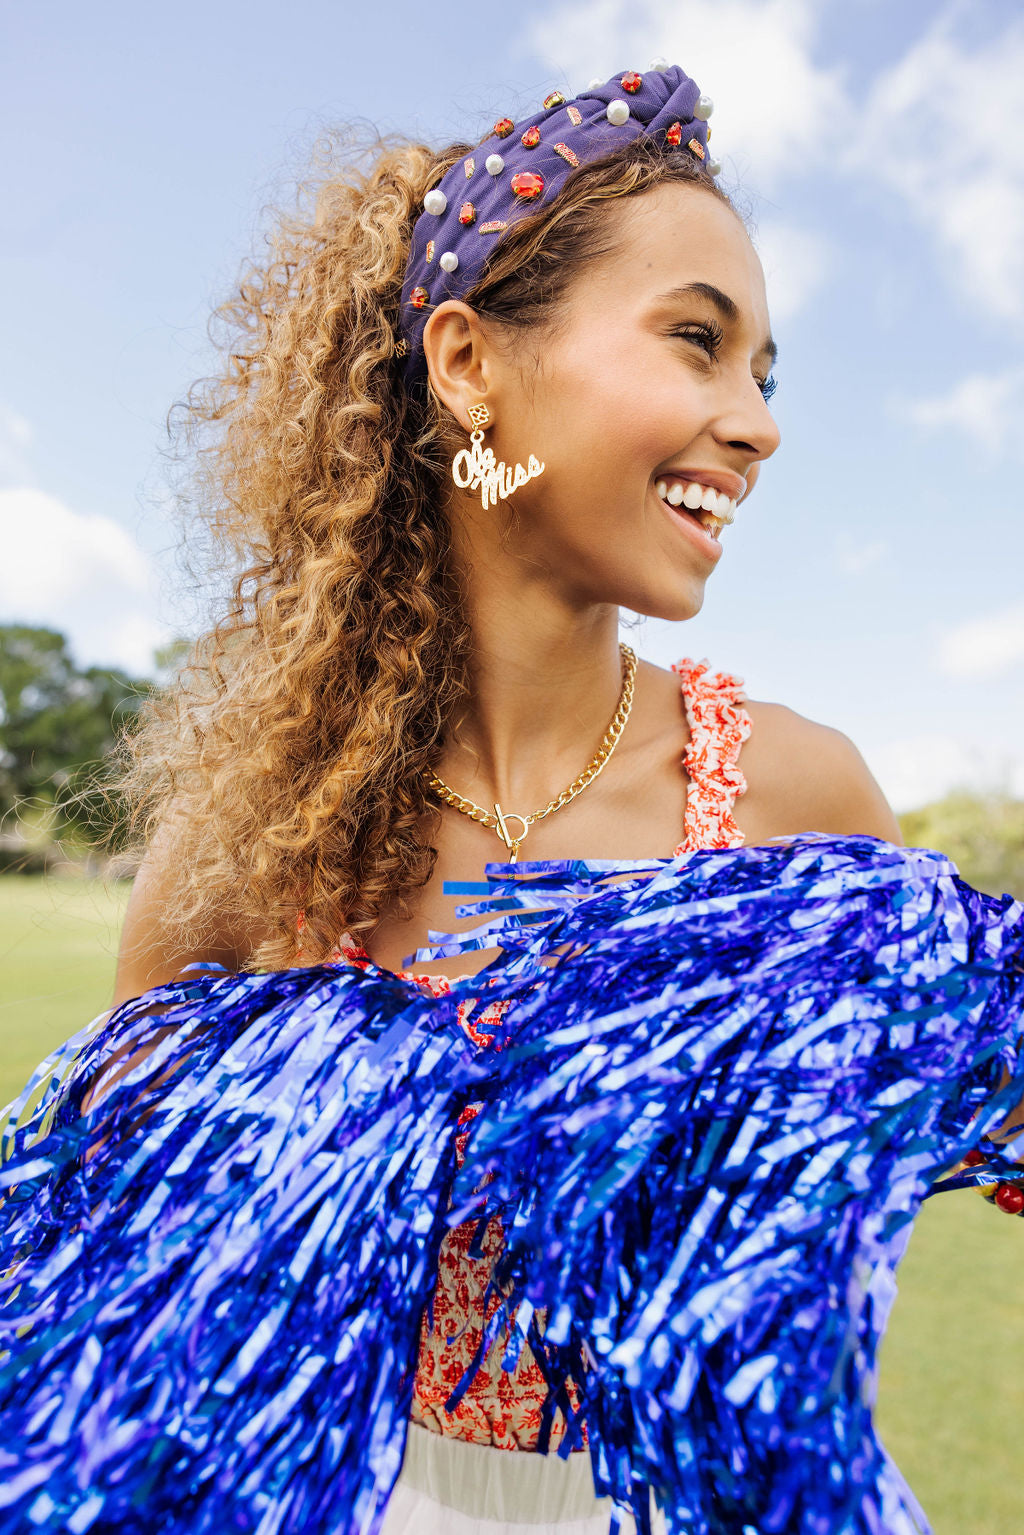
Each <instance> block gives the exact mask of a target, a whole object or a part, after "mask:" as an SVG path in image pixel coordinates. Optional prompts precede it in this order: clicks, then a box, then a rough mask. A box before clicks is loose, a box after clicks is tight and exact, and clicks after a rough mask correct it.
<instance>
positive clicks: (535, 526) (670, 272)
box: [425, 183, 779, 620]
mask: <svg viewBox="0 0 1024 1535" xmlns="http://www.w3.org/2000/svg"><path fill="white" fill-rule="evenodd" d="M608 217H609V218H611V219H614V220H616V225H617V229H616V235H617V245H616V249H615V250H614V251H613V252H612V253H611V254H609V255H607V256H604V257H602V258H601V259H600V261H599V262H595V263H594V264H593V265H590V264H587V265H585V266H584V267H583V268H582V270H581V272H580V275H579V277H578V278H577V279H576V280H575V281H574V282H573V284H572V286H571V288H570V290H569V293H568V295H567V298H566V302H565V305H564V307H563V309H562V310H561V312H560V316H559V323H558V326H557V329H556V330H555V331H554V332H553V333H552V334H551V335H550V336H547V335H546V334H543V335H542V334H541V333H538V335H537V336H531V335H530V334H529V333H527V334H526V335H525V337H524V338H523V339H524V343H525V345H524V347H523V349H522V351H516V352H513V353H512V354H511V355H510V354H509V353H507V352H503V351H502V350H501V349H500V348H494V347H493V346H488V345H487V342H486V335H487V332H486V330H485V331H484V338H485V342H484V352H483V360H482V362H480V364H479V366H480V367H481V369H482V372H481V373H480V374H473V376H472V378H470V375H469V373H468V372H467V375H466V380H465V381H466V388H465V390H464V391H462V392H460V391H459V389H458V388H456V389H455V393H454V397H453V393H452V389H451V387H444V388H443V389H442V393H443V395H444V397H445V400H446V403H447V404H448V405H449V407H450V408H452V409H454V410H455V411H456V413H457V414H459V416H460V419H463V420H465V419H468V418H467V417H466V416H465V412H464V409H460V407H464V406H465V405H468V404H469V403H475V402H476V401H477V400H480V399H484V398H486V400H487V403H488V406H489V409H490V411H491V417H492V421H493V426H492V427H490V428H489V429H488V431H487V434H486V443H487V445H488V446H489V447H491V448H493V450H494V452H495V454H496V456H497V458H498V459H503V460H505V461H506V462H507V463H508V464H510V465H513V464H515V463H516V462H520V463H523V464H526V462H527V461H528V459H529V456H530V455H531V454H533V455H535V456H536V457H537V458H538V459H539V460H541V461H542V462H543V463H544V464H545V466H546V467H545V471H544V473H543V475H541V476H540V477H539V478H537V479H535V480H533V481H532V482H531V483H529V484H528V485H526V486H524V487H523V488H522V489H520V490H517V491H516V492H515V493H514V494H513V496H512V497H511V499H510V502H509V503H508V506H510V507H513V508H514V512H515V517H516V521H515V536H514V540H513V544H514V545H515V546H518V547H519V548H521V549H523V550H525V551H526V552H527V554H528V557H529V561H530V564H531V565H532V566H533V568H534V569H537V568H538V567H543V569H544V570H545V572H546V579H547V580H549V581H550V582H553V583H554V584H555V586H556V587H557V588H558V590H559V592H560V595H561V596H562V597H563V599H564V600H565V601H566V602H567V603H568V604H569V605H570V606H572V607H574V608H579V607H585V606H588V605H591V604H601V605H604V604H608V603H611V604H616V605H618V606H621V607H626V608H630V609H632V610H633V611H634V612H638V613H644V614H648V615H650V616H652V617H658V618H667V619H672V620H680V619H685V618H689V617H692V616H693V614H694V613H696V612H697V611H698V610H699V609H700V607H701V604H702V602H703V596H704V583H705V581H706V580H707V578H708V576H709V575H710V574H711V572H712V570H713V569H714V567H715V564H716V563H717V560H718V558H719V557H720V555H721V554H722V552H723V550H726V551H727V549H728V544H729V541H730V540H732V539H734V538H737V537H742V536H743V523H744V520H745V517H746V516H747V515H748V513H747V511H746V510H745V509H744V510H741V511H740V513H739V515H738V517H737V525H736V527H734V528H730V527H726V528H725V529H724V531H723V533H722V541H721V542H719V541H718V540H717V539H716V538H714V537H710V536H709V535H708V534H707V533H706V532H705V531H703V530H702V528H701V527H700V526H699V524H698V522H697V521H696V520H695V518H694V517H693V515H691V514H689V513H688V512H687V504H689V503H692V502H694V501H695V500H696V499H697V496H698V492H697V491H696V490H695V489H687V486H688V485H690V484H692V483H694V482H696V483H700V484H701V485H702V486H705V487H707V486H715V487H717V490H716V491H712V492H711V495H712V496H714V495H716V494H717V495H718V496H720V497H721V500H720V501H717V502H715V503H714V504H712V501H711V497H710V496H709V497H708V498H707V500H706V501H705V502H704V505H705V506H708V507H709V508H710V511H711V515H715V514H716V513H717V514H719V515H725V516H726V517H727V516H728V515H729V506H728V502H729V501H730V500H735V501H739V500H742V498H743V496H744V495H745V494H747V493H748V492H749V489H750V488H751V487H752V485H753V482H754V480H755V479H756V476H757V470H758V466H759V464H760V463H761V462H762V461H763V460H764V459H766V458H768V457H769V456H770V455H771V454H772V453H774V451H775V449H776V448H777V447H778V444H779V431H778V428H777V426H776V425H775V422H774V420H773V419H772V416H771V413H770V411H769V409H768V405H767V403H766V400H765V397H764V395H763V393H762V387H761V386H762V385H763V384H764V383H765V381H766V379H767V377H768V374H769V372H770V364H771V361H772V357H771V355H770V351H768V350H766V345H770V333H769V324H768V310H767V304H766V300H765V289H764V276H763V273H762V271H761V265H760V262H759V261H758V258H757V255H756V253H755V251H754V249H753V246H752V245H751V243H750V240H749V238H748V236H747V233H746V231H745V230H744V228H743V226H742V224H741V222H740V220H739V218H738V217H737V215H736V214H735V213H734V212H733V210H732V209H731V208H730V207H729V206H728V205H727V204H726V203H724V202H722V201H720V200H719V199H718V198H716V197H714V196H712V195H710V194H709V193H708V192H706V191H703V190H701V189H700V188H699V187H693V186H687V185H680V184H678V183H667V184H666V183H662V184H660V185H658V186H656V187H654V188H652V189H651V190H649V191H647V192H645V193H642V194H640V195H638V196H633V197H626V198H621V199H617V200H616V201H615V203H614V204H613V205H610V206H609V212H608ZM716 290H717V294H718V295H721V296H724V297H718V298H717V299H716ZM440 307H448V306H439V309H440ZM438 318H439V314H438V315H436V316H433V317H432V324H433V322H434V321H436V320H437V319H438ZM428 329H429V328H428ZM439 334H440V332H439ZM437 339H439V337H436V338H435V341H436V340H437ZM425 344H426V345H427V351H428V356H430V355H431V354H432V353H434V355H436V356H439V360H440V361H441V368H442V377H443V380H444V385H445V386H448V385H449V384H450V375H449V374H448V373H447V371H446V368H445V364H444V359H443V357H440V354H438V353H436V352H435V351H434V347H432V346H431V345H430V344H429V343H427V342H426V341H425ZM441 350H442V351H443V347H442V349H441ZM534 355H536V358H537V366H536V368H534ZM481 380H483V381H485V384H486V388H485V389H484V388H482V387H481ZM462 393H464V394H465V400H463V399H462ZM659 492H660V493H659ZM681 492H683V493H684V501H683V504H682V505H680V506H679V507H678V510H677V509H676V508H675V507H674V506H672V505H669V504H666V500H665V499H664V498H665V496H666V494H667V495H668V499H669V501H676V500H678V499H679V496H680V493H681ZM508 506H507V507H505V508H502V509H501V510H503V511H504V514H505V516H506V517H507V516H508ZM452 511H453V513H455V514H457V515H463V516H471V515H476V514H479V512H480V507H479V497H478V498H477V506H476V514H474V513H473V512H472V509H471V507H470V505H469V504H468V503H466V502H465V501H461V504H460V498H459V497H458V496H455V497H453V507H452ZM487 515H488V516H489V517H490V518H491V519H492V520H493V519H494V518H495V515H496V514H495V511H494V510H491V511H490V512H489V513H488V514H487ZM698 515H704V514H703V513H702V512H700V511H698Z"/></svg>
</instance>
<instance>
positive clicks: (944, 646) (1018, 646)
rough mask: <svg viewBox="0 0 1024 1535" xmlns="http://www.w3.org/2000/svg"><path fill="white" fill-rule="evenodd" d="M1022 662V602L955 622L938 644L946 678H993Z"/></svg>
mask: <svg viewBox="0 0 1024 1535" xmlns="http://www.w3.org/2000/svg"><path fill="white" fill-rule="evenodd" d="M1021 661H1024V603H1018V604H1016V605H1015V606H1012V607H1008V608H1003V609H1002V610H1001V611H1000V612H998V613H991V614H989V615H988V616H987V617H986V618H975V619H972V620H971V621H970V622H968V623H965V624H958V625H957V626H956V628H955V629H950V630H949V631H948V633H946V634H945V635H944V636H943V638H942V640H941V642H940V645H939V666H940V668H941V670H942V671H943V672H944V673H945V675H946V676H947V677H955V678H957V679H963V678H967V677H994V676H997V675H998V674H999V673H1000V672H1004V671H1007V670H1009V668H1010V667H1012V666H1014V665H1016V664H1017V663H1018V662H1021Z"/></svg>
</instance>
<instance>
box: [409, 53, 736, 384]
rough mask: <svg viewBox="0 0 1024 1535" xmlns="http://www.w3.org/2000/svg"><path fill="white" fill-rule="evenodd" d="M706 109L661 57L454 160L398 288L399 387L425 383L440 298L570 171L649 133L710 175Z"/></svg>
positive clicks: (465, 282)
mask: <svg viewBox="0 0 1024 1535" xmlns="http://www.w3.org/2000/svg"><path fill="white" fill-rule="evenodd" d="M711 112H712V103H711V100H710V98H709V97H707V96H702V95H701V93H700V90H699V88H698V86H697V85H696V84H695V83H694V82H693V81H692V80H691V79H690V77H689V75H685V74H684V73H683V71H682V70H681V69H680V68H679V66H678V65H677V64H671V65H670V64H665V63H664V62H663V61H662V60H660V59H658V60H656V61H655V63H654V64H653V65H652V66H651V67H650V69H648V70H647V72H646V73H645V74H642V75H641V74H637V73H636V72H635V71H634V70H627V71H625V72H624V73H621V74H615V75H612V77H611V79H610V80H607V81H605V82H604V83H602V82H601V81H599V80H594V81H591V83H590V85H589V86H588V87H587V89H586V90H585V91H581V92H580V94H579V95H578V96H575V97H573V99H572V100H571V101H570V100H568V99H567V98H566V97H565V96H564V95H563V94H562V92H561V91H553V92H552V93H551V95H550V96H547V97H545V99H544V105H543V108H542V110H541V111H540V112H538V113H537V114H536V115H535V116H534V117H529V118H525V119H524V120H522V121H521V122H517V123H514V122H513V121H512V119H511V118H510V117H503V118H500V119H499V121H498V122H496V123H495V125H494V128H493V130H492V132H491V134H490V135H489V137H488V138H486V139H484V141H483V143H482V144H480V146H479V147H478V148H477V149H475V150H474V151H473V153H472V154H471V155H467V156H466V158H465V159H462V160H457V161H456V163H455V164H454V165H453V166H452V168H451V169H450V170H449V171H448V172H447V174H446V175H445V176H444V177H443V178H442V179H441V181H440V182H439V183H438V185H437V186H436V187H433V188H432V189H431V190H430V191H429V192H428V193H427V195H426V196H425V197H424V199H423V212H422V213H421V214H420V216H419V218H418V219H417V220H416V223H415V226H414V228H413V236H412V246H411V248H410V252H409V261H408V265H407V267H406V272H405V281H404V283H403V285H402V300H401V313H400V318H399V336H398V341H397V345H396V351H397V352H398V354H399V355H400V356H401V357H402V358H403V359H404V361H403V365H402V371H403V376H404V379H405V383H406V386H407V387H408V388H410V389H411V388H413V387H414V386H415V384H416V383H417V381H419V380H422V379H423V378H425V377H426V371H427V370H426V364H425V361H424V356H423V327H424V326H425V325H426V322H427V319H428V318H429V316H430V313H431V311H432V310H433V309H434V307H435V306H436V305H437V304H440V303H441V302H442V300H444V299H448V298H461V297H462V296H463V294H465V293H468V292H469V290H470V289H471V288H472V287H473V285H474V284H475V283H476V281H477V279H478V278H479V276H480V273H481V271H482V270H483V266H484V263H485V262H486V260H487V257H488V255H489V254H490V252H491V251H492V250H493V249H494V244H495V242H496V241H497V240H500V239H501V237H502V235H503V234H504V233H505V231H506V230H507V229H510V228H511V227H512V225H513V224H514V223H516V221H517V220H518V219H520V218H522V217H523V216H524V214H526V213H529V212H530V211H531V210H532V209H533V208H536V207H537V206H538V205H539V204H542V203H548V202H550V201H551V200H552V198H553V197H555V196H556V195H557V193H558V192H559V190H560V189H561V187H562V185H563V184H564V182H565V179H566V177H567V176H568V175H569V173H570V171H572V170H573V169H575V167H576V166H578V165H583V164H585V163H586V162H587V161H589V160H598V159H600V158H601V156H603V155H606V154H608V153H610V151H611V150H613V149H615V148H617V147H618V146H619V145H620V144H622V143H624V142H626V141H627V140H629V139H635V138H639V137H640V135H641V134H646V135H647V136H648V137H650V138H658V139H661V141H662V142H663V143H664V144H665V145H667V146H668V147H669V148H670V149H677V150H679V152H680V153H681V154H691V155H694V156H696V158H697V159H698V160H699V161H701V162H702V164H703V165H704V166H705V167H706V169H707V171H708V173H709V175H711V176H717V175H718V174H719V172H720V171H721V166H720V165H719V164H718V162H717V160H710V159H709V158H708V147H707V146H708V138H709V136H710V129H709V128H708V125H707V119H708V118H709V117H710V116H711Z"/></svg>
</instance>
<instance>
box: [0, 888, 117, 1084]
mask: <svg viewBox="0 0 1024 1535" xmlns="http://www.w3.org/2000/svg"><path fill="white" fill-rule="evenodd" d="M128 891H129V885H128V883H127V882H122V883H120V884H118V885H105V884H104V883H103V882H102V881H100V880H95V879H75V878H68V877H61V876H57V875H31V874H4V875H0V1105H2V1104H5V1103H9V1102H10V1100H11V1099H12V1098H13V1097H14V1096H15V1094H16V1093H17V1092H19V1091H20V1089H21V1088H22V1087H24V1085H25V1082H26V1081H27V1079H28V1077H29V1075H30V1074H31V1072H32V1069H33V1067H35V1066H37V1065H38V1064H39V1062H40V1061H41V1060H42V1059H43V1057H44V1056H45V1055H47V1054H48V1052H49V1051H50V1050H52V1049H53V1048H54V1046H55V1045H58V1044H60V1043H61V1041H62V1040H64V1039H67V1038H68V1036H69V1035H71V1034H74V1033H75V1031H76V1030H77V1029H80V1028H82V1027H83V1025H84V1024H87V1023H88V1022H89V1021H90V1020H91V1019H93V1018H95V1016H96V1014H97V1013H101V1012H103V1011H104V1010H105V1009H106V1008H108V1007H109V1006H110V998H111V994H112V992H113V989H114V969H115V961H116V956H117V944H118V937H119V934H120V929H121V919H122V917H123V915H124V908H125V905H126V903H127V900H128Z"/></svg>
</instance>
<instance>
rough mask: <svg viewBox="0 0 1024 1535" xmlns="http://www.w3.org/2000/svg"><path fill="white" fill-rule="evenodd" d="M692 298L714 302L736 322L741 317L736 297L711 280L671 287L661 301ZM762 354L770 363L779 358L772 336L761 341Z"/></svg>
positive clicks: (676, 301) (724, 315) (725, 315)
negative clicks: (716, 285) (723, 290)
mask: <svg viewBox="0 0 1024 1535" xmlns="http://www.w3.org/2000/svg"><path fill="white" fill-rule="evenodd" d="M692 298H703V299H707V301H708V303H709V304H713V305H714V307H715V308H716V309H717V310H718V312H719V314H720V315H721V316H722V318H723V319H725V320H731V321H733V323H735V322H736V321H737V320H738V319H739V317H740V310H739V305H738V304H737V303H736V301H735V299H731V298H730V297H729V295H728V293H723V292H722V290H721V288H716V287H715V286H714V284H713V283H709V282H688V283H684V285H683V286H682V287H681V288H670V289H669V291H668V292H667V293H664V294H662V298H661V302H662V303H681V302H683V301H684V300H686V299H692ZM762 354H763V355H764V356H766V357H767V358H768V360H769V362H770V363H774V362H776V361H777V360H778V356H779V349H778V347H777V346H776V345H775V342H774V341H773V340H772V338H771V336H768V337H767V338H766V339H765V340H764V341H763V342H762V343H761V349H760V351H759V352H758V356H759V357H760V356H761V355H762Z"/></svg>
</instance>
